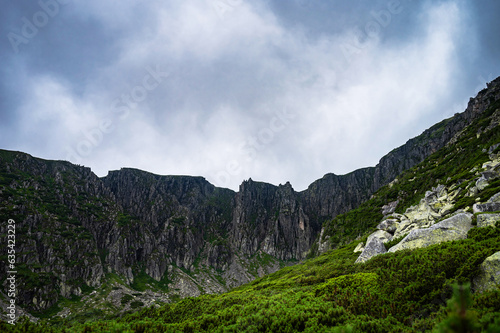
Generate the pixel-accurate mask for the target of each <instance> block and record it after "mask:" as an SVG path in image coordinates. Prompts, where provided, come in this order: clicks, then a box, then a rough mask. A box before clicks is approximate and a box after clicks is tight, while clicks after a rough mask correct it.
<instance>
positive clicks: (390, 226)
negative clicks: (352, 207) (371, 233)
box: [377, 219, 399, 234]
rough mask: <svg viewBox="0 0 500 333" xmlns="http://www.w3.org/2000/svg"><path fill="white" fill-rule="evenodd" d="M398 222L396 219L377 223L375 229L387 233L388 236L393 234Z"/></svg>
mask: <svg viewBox="0 0 500 333" xmlns="http://www.w3.org/2000/svg"><path fill="white" fill-rule="evenodd" d="M398 225H399V221H398V220H396V219H388V220H384V221H382V222H380V223H379V225H378V226H377V229H379V230H383V231H387V232H388V233H390V234H394V233H395V232H396V229H397V228H398Z"/></svg>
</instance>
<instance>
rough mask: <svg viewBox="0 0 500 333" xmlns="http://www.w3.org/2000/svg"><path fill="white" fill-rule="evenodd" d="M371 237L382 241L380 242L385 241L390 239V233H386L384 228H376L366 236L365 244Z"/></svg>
mask: <svg viewBox="0 0 500 333" xmlns="http://www.w3.org/2000/svg"><path fill="white" fill-rule="evenodd" d="M373 238H378V239H380V240H381V241H382V243H387V242H389V241H391V240H392V235H391V234H390V233H388V232H387V231H384V230H377V231H375V232H374V233H373V234H371V235H370V236H368V239H367V240H366V244H368V243H370V241H371V240H372V239H373Z"/></svg>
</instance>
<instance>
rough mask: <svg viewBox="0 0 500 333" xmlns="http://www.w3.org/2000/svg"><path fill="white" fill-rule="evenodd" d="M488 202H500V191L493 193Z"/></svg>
mask: <svg viewBox="0 0 500 333" xmlns="http://www.w3.org/2000/svg"><path fill="white" fill-rule="evenodd" d="M488 202H500V192H498V193H497V194H495V195H493V196H492V197H491V198H490V200H488Z"/></svg>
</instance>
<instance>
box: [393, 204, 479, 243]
mask: <svg viewBox="0 0 500 333" xmlns="http://www.w3.org/2000/svg"><path fill="white" fill-rule="evenodd" d="M471 223H472V214H468V213H460V214H457V215H455V216H452V217H450V218H448V219H446V220H444V221H441V222H439V223H436V224H434V225H432V226H430V227H429V228H422V229H414V230H412V231H410V233H409V234H408V235H407V236H406V237H405V238H404V239H403V240H402V241H401V242H399V243H398V244H396V245H394V246H393V247H391V248H390V249H389V250H388V252H396V251H400V250H411V249H417V248H421V247H426V246H430V245H434V244H438V243H441V242H448V241H452V240H458V239H464V238H467V233H468V232H469V230H470V228H471V227H472V224H471Z"/></svg>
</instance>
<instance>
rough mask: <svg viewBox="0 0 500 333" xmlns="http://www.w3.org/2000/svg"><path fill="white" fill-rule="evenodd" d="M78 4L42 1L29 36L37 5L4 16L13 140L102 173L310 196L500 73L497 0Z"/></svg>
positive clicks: (4, 88) (6, 131) (7, 132)
mask: <svg viewBox="0 0 500 333" xmlns="http://www.w3.org/2000/svg"><path fill="white" fill-rule="evenodd" d="M66 2H67V4H64V5H63V4H62V3H63V2H62V1H61V2H57V1H56V0H45V1H42V3H44V4H52V6H53V7H52V8H53V9H54V8H56V7H55V6H56V5H57V6H58V7H57V8H58V11H57V14H54V15H53V16H49V15H47V22H46V23H45V24H43V25H42V24H39V25H40V27H38V29H37V30H38V32H37V33H36V34H34V36H31V37H30V38H25V37H23V24H26V23H25V22H26V20H23V18H26V19H27V20H29V21H30V22H31V23H33V24H34V23H36V22H35V21H34V20H36V19H37V17H35V16H36V15H37V13H38V12H40V11H43V7H41V5H40V4H39V3H37V2H28V1H18V2H13V3H9V4H7V5H5V6H7V7H8V8H7V9H8V10H4V11H2V13H1V14H0V22H1V23H0V24H1V29H2V30H1V31H2V35H3V36H4V37H5V38H3V39H2V40H1V41H0V56H1V57H2V59H4V66H3V67H2V68H1V69H0V70H1V74H2V76H1V81H0V107H1V110H2V113H1V114H0V120H1V123H0V144H1V146H2V148H6V149H17V150H22V151H25V152H28V153H30V154H33V155H35V156H40V157H44V158H54V159H68V160H70V161H72V162H75V163H79V164H85V165H88V166H90V167H92V169H93V170H94V171H95V172H97V173H98V174H99V175H101V176H102V175H105V174H106V173H107V171H108V170H111V169H117V168H120V167H123V166H131V167H137V168H141V169H144V170H148V171H152V172H155V173H159V174H191V175H202V176H204V177H206V178H207V179H208V180H209V181H211V182H213V183H214V184H216V185H219V186H225V187H231V188H233V189H236V188H237V186H238V185H239V183H241V181H242V180H243V179H246V178H249V177H252V178H253V179H256V180H263V181H268V182H271V183H274V184H278V183H285V182H286V181H288V180H289V181H290V182H291V183H292V184H293V185H294V187H295V188H296V189H299V190H301V189H304V188H305V187H306V186H307V185H308V184H309V183H311V182H312V181H314V180H315V179H317V178H320V177H321V176H322V175H323V174H325V173H327V172H334V173H337V174H341V173H346V172H349V171H352V170H354V169H356V168H360V167H365V166H369V165H375V164H376V163H377V161H378V159H379V158H380V157H382V156H383V155H384V154H386V153H387V152H389V151H390V150H391V149H393V148H395V147H396V146H398V145H401V144H403V143H404V142H405V141H406V140H408V139H409V138H410V137H412V136H415V135H418V134H420V133H421V132H422V131H423V130H424V129H425V128H427V127H429V126H431V125H432V124H434V123H435V122H437V121H440V120H441V119H443V118H445V117H449V116H451V115H453V114H454V113H455V112H461V111H463V109H464V108H465V103H466V102H467V100H468V98H469V97H470V96H472V95H473V94H474V93H475V92H477V91H478V90H479V89H481V88H482V87H483V86H484V84H485V82H486V81H488V80H491V79H493V78H494V77H496V76H498V75H499V72H498V68H499V66H498V62H499V60H500V57H499V52H500V49H499V46H498V45H500V43H499V42H498V38H499V37H498V36H500V35H499V34H498V33H496V32H498V31H499V29H498V28H499V25H500V23H498V22H497V20H496V18H495V17H494V15H493V13H496V12H498V9H499V8H498V7H499V4H497V2H495V1H482V2H481V4H478V3H477V2H473V1H459V0H457V1H451V0H450V1H438V2H436V1H422V2H416V1H409V0H401V1H393V0H391V1H367V0H364V1H351V2H347V1H344V2H339V1H336V2H325V1H303V0H296V1H290V2H283V1H278V0H262V1H260V2H259V1H256V2H250V1H246V0H231V1H229V0H210V1H209V0H207V1H194V0H192V1H183V2H181V3H179V2H174V1H150V2H147V3H143V2H138V1H132V0H129V1H120V2H118V1H105V2H102V1H97V0H91V1H86V2H76V1H66ZM495 10H496V12H495ZM40 15H41V14H39V17H38V19H39V20H40V17H42V16H40ZM38 23H40V22H38ZM42 23H43V22H42ZM24 29H27V28H24ZM24 32H26V31H24ZM9 33H14V34H16V35H18V36H21V37H23V38H25V39H26V40H27V41H28V42H27V43H21V44H19V45H17V48H18V50H17V51H18V52H17V53H16V52H15V51H16V46H14V47H13V43H12V40H9V37H8V36H9ZM10 36H12V35H10ZM14 45H15V43H14Z"/></svg>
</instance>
